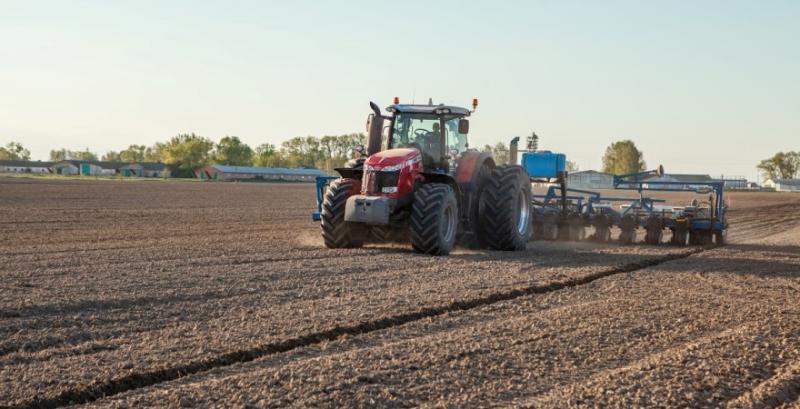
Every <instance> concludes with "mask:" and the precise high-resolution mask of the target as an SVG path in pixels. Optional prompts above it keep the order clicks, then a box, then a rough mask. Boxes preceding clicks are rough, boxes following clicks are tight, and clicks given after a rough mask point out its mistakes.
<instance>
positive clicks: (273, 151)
mask: <svg viewBox="0 0 800 409" xmlns="http://www.w3.org/2000/svg"><path fill="white" fill-rule="evenodd" d="M366 139H367V137H366V135H365V134H363V133H351V134H345V135H327V136H323V137H315V136H298V137H294V138H291V139H289V140H287V141H284V142H283V143H281V144H280V146H276V145H274V144H271V143H264V144H261V145H258V146H256V147H255V148H251V147H250V146H249V145H247V144H246V143H244V142H242V141H241V140H240V139H239V138H238V137H237V136H225V137H223V138H222V139H220V140H219V141H218V142H214V141H212V140H211V139H209V138H206V137H204V136H200V135H196V134H194V133H189V134H179V135H176V136H174V137H172V138H170V139H169V140H167V141H164V142H156V143H155V144H153V145H152V146H145V145H136V144H134V145H129V146H128V147H127V148H125V149H123V150H120V151H108V152H106V153H105V154H104V155H102V156H99V157H98V155H97V154H96V153H94V152H92V151H90V150H89V149H86V150H82V151H81V150H76V151H73V150H69V149H54V150H51V151H50V160H51V161H62V160H104V161H114V162H161V163H164V164H166V165H168V166H170V167H172V169H173V171H174V172H173V174H175V175H176V176H181V175H185V176H192V174H193V171H194V170H195V169H197V168H199V167H202V166H205V165H210V164H220V165H232V166H261V167H287V168H298V167H305V168H317V169H321V170H324V171H326V172H329V173H332V172H333V169H334V168H337V167H341V166H343V165H344V163H345V162H346V161H348V160H349V159H351V158H352V157H353V154H354V150H355V148H356V146H359V145H360V146H364V145H366V143H367V140H366ZM481 150H482V151H484V152H490V153H492V154H493V155H494V158H495V161H496V162H497V163H508V161H509V149H508V145H506V144H505V143H503V142H498V143H497V144H495V145H489V144H487V145H484V146H483V147H482V148H481ZM30 158H31V153H30V151H29V150H28V149H26V148H25V147H24V146H23V145H22V144H21V143H19V142H10V143H8V144H7V145H5V146H0V160H30ZM602 162H603V172H606V173H611V174H617V175H618V174H625V173H632V172H639V171H643V170H645V168H646V163H645V161H644V154H643V153H642V151H640V150H639V149H638V148H637V147H636V144H635V143H634V142H633V141H631V140H628V139H626V140H622V141H618V142H613V143H612V144H611V145H609V146H608V147H607V148H606V150H605V153H604V155H603V161H602ZM756 167H757V169H758V170H759V172H760V173H761V176H762V177H763V178H764V179H793V178H798V177H800V151H789V152H778V153H776V154H775V155H773V156H772V157H770V158H767V159H764V160H762V161H761V162H759V163H758V165H757V166H756ZM567 170H569V171H575V170H578V167H577V165H576V164H575V163H574V162H571V161H568V163H567Z"/></svg>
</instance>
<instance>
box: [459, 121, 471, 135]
mask: <svg viewBox="0 0 800 409" xmlns="http://www.w3.org/2000/svg"><path fill="white" fill-rule="evenodd" d="M458 133H460V134H464V135H466V134H468V133H469V119H459V120H458Z"/></svg>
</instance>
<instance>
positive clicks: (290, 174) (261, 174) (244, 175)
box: [194, 165, 327, 182]
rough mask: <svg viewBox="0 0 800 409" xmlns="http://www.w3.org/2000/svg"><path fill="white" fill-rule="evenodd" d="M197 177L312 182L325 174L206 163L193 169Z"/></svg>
mask: <svg viewBox="0 0 800 409" xmlns="http://www.w3.org/2000/svg"><path fill="white" fill-rule="evenodd" d="M194 173H195V176H197V178H198V179H206V180H222V181H234V180H269V181H286V182H313V181H314V180H315V179H316V177H317V176H327V174H326V173H325V172H323V171H321V170H319V169H307V168H294V169H289V168H260V167H253V166H228V165H208V166H203V167H202V168H199V169H197V170H195V172H194Z"/></svg>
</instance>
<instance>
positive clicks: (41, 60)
mask: <svg viewBox="0 0 800 409" xmlns="http://www.w3.org/2000/svg"><path fill="white" fill-rule="evenodd" d="M798 21H800V1H668V2H667V1H662V2H651V1H604V2H600V1H593V2H589V1H581V2H578V1H541V2H535V1H494V2H488V1H475V2H468V1H461V2H434V1H424V2H423V1H403V2H396V1H395V2H383V1H378V0H372V1H363V2H357V1H346V2H345V1H339V2H319V1H318V2H312V1H274V2H273V1H218V2H210V1H198V0H194V1H143V0H137V1H113V0H98V1H61V0H58V1H55V0H54V1H34V0H30V1H9V0H2V1H0V144H6V143H8V142H9V141H12V140H14V141H19V142H22V143H23V144H24V145H26V146H27V147H28V148H29V149H30V150H31V151H32V153H33V156H34V158H35V159H47V156H48V152H49V150H50V149H51V148H61V147H66V148H70V149H84V148H87V147H88V148H90V149H91V150H93V151H96V152H98V153H100V154H102V153H104V152H105V151H107V150H111V149H113V150H119V149H122V148H124V147H126V146H127V145H129V144H131V143H137V144H147V145H149V144H152V143H154V142H156V141H160V140H165V139H167V138H169V137H170V136H173V135H175V134H177V133H180V132H196V133H198V134H201V135H204V136H207V137H210V138H212V139H214V140H218V139H219V138H220V137H222V136H224V135H237V136H239V137H240V138H242V139H243V140H244V141H245V142H247V143H249V144H251V145H252V146H255V145H258V144H260V143H264V142H271V143H275V144H279V143H280V142H281V141H283V140H285V139H288V138H290V137H292V136H299V135H323V134H340V133H348V132H353V131H361V130H362V129H363V124H364V119H365V117H366V115H367V113H368V101H369V100H375V101H377V102H379V103H380V105H382V106H383V105H387V104H389V103H390V102H391V99H392V97H393V96H395V95H396V96H399V97H400V98H401V100H402V101H403V102H409V101H410V100H412V98H415V99H416V101H417V102H424V101H427V99H428V97H433V99H434V101H435V102H437V103H438V102H445V103H452V104H459V105H464V106H466V105H468V104H469V103H470V101H471V98H472V97H477V98H480V101H481V105H480V107H479V108H478V112H477V113H476V114H475V115H474V116H473V117H472V121H471V122H472V123H471V129H470V137H471V140H472V144H473V145H477V144H481V145H482V144H485V143H494V142H497V141H500V140H502V141H507V140H509V139H510V138H511V137H512V136H515V135H526V134H528V133H530V131H532V130H535V131H536V132H537V133H538V134H539V135H540V137H541V138H542V143H541V145H542V148H545V149H551V150H554V151H560V152H564V153H566V154H567V157H568V158H569V159H572V160H574V161H576V162H577V163H578V165H579V166H580V168H581V169H591V168H597V167H599V166H600V158H601V156H602V154H603V151H604V149H605V147H606V146H607V145H608V144H609V143H610V142H612V141H614V140H619V139H625V138H628V139H632V140H634V141H635V142H636V143H637V145H639V147H640V149H642V150H643V151H644V154H645V159H646V161H647V163H648V164H649V165H653V166H654V165H657V164H659V163H660V164H663V165H664V166H665V168H666V169H667V171H668V172H676V173H677V172H685V173H689V172H692V173H710V174H712V175H719V174H722V173H724V174H726V175H743V176H746V177H749V178H755V176H756V170H755V164H756V163H757V162H758V161H759V160H760V159H763V158H766V157H768V156H770V155H772V154H773V153H774V152H776V151H779V150H800V24H798Z"/></svg>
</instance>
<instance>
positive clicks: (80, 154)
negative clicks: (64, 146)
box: [70, 148, 97, 160]
mask: <svg viewBox="0 0 800 409" xmlns="http://www.w3.org/2000/svg"><path fill="white" fill-rule="evenodd" d="M70 153H71V156H72V157H71V158H70V159H76V160H97V154H96V153H94V152H91V151H89V148H86V150H85V151H75V152H70Z"/></svg>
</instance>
